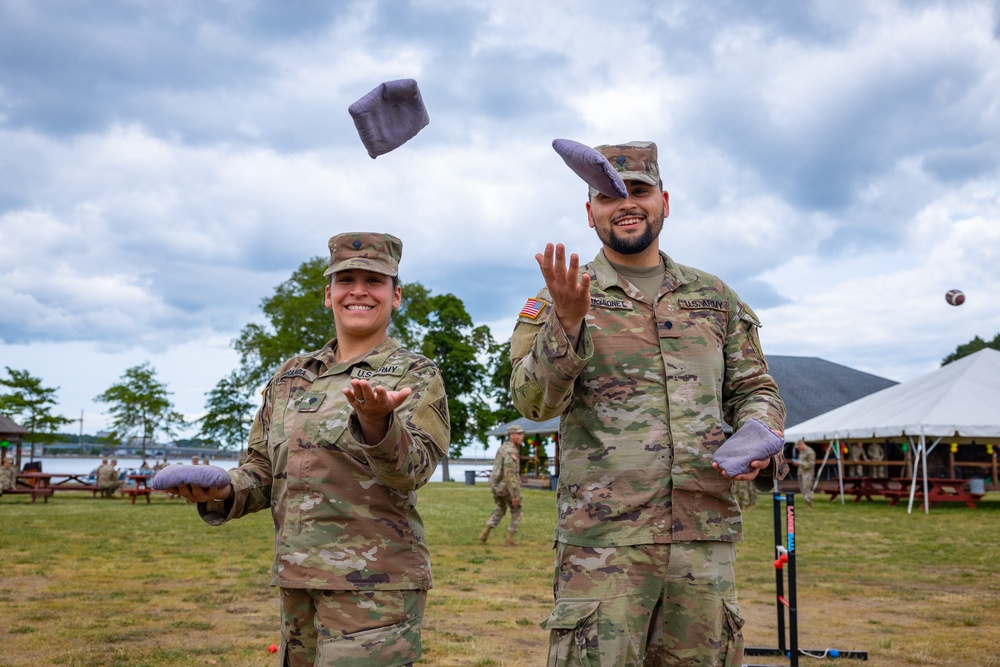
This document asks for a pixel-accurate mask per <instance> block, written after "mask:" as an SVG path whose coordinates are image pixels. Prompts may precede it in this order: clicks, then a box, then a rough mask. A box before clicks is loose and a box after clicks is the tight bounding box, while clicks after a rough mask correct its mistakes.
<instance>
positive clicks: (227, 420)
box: [198, 371, 256, 458]
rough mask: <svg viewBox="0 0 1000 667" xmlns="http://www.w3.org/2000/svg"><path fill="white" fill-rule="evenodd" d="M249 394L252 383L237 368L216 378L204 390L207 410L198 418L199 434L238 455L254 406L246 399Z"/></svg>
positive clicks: (251, 418) (247, 430) (248, 398)
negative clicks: (219, 378)
mask: <svg viewBox="0 0 1000 667" xmlns="http://www.w3.org/2000/svg"><path fill="white" fill-rule="evenodd" d="M252 393H253V388H252V386H250V385H249V384H248V383H247V381H246V379H245V378H243V377H241V376H240V374H239V373H238V372H237V371H233V372H231V373H230V374H229V376H228V377H224V378H222V379H221V380H219V382H218V383H217V384H216V385H215V388H214V389H212V390H211V391H209V392H206V393H205V395H206V396H207V397H208V400H207V401H206V403H205V409H206V410H207V411H208V412H207V413H206V414H205V416H204V417H202V418H201V419H199V420H198V421H200V422H201V432H200V433H199V435H200V436H202V437H203V438H204V439H205V440H206V441H207V442H210V443H213V444H214V445H215V446H216V447H219V446H223V447H227V448H229V449H239V450H240V456H241V458H242V454H243V448H244V446H245V445H246V442H247V437H248V436H249V435H250V424H251V423H252V421H253V417H252V416H251V413H252V411H253V409H254V408H255V407H256V405H255V403H254V402H253V401H251V400H250V396H251V395H252Z"/></svg>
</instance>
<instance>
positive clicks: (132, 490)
mask: <svg viewBox="0 0 1000 667" xmlns="http://www.w3.org/2000/svg"><path fill="white" fill-rule="evenodd" d="M118 491H119V492H120V493H121V494H122V497H125V496H132V504H133V505H135V499H136V498H137V497H139V496H146V504H147V505H148V504H149V503H150V500H149V495H150V494H151V493H152V492H153V489H151V488H149V487H148V486H123V487H121V488H120V489H118Z"/></svg>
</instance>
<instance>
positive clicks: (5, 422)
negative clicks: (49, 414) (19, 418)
mask: <svg viewBox="0 0 1000 667" xmlns="http://www.w3.org/2000/svg"><path fill="white" fill-rule="evenodd" d="M5 435H28V429H26V428H23V427H21V426H18V425H17V424H15V423H14V422H12V421H11V420H9V419H7V418H6V417H4V416H3V415H0V436H5Z"/></svg>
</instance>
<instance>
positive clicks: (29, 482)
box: [0, 472, 53, 504]
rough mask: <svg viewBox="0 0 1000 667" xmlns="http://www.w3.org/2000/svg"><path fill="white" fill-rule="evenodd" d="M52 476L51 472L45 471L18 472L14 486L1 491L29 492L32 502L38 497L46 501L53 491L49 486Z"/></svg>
mask: <svg viewBox="0 0 1000 667" xmlns="http://www.w3.org/2000/svg"><path fill="white" fill-rule="evenodd" d="M52 477H53V475H52V474H51V473H46V472H19V473H17V475H16V476H15V477H14V488H12V489H4V490H3V492H2V493H26V494H27V493H30V494H31V502H32V504H34V502H35V501H36V500H38V499H39V498H43V499H44V501H45V502H46V503H48V502H49V496H51V495H52V493H53V491H52V489H51V488H49V480H51V479H52ZM0 495H2V494H0Z"/></svg>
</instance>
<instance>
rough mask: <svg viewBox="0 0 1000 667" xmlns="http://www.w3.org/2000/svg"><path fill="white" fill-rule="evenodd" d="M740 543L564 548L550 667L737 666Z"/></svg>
mask: <svg viewBox="0 0 1000 667" xmlns="http://www.w3.org/2000/svg"><path fill="white" fill-rule="evenodd" d="M735 561H736V548H735V545H733V544H732V543H731V542H682V543H676V544H649V545H639V546H630V547H611V548H601V547H578V546H572V545H569V544H562V543H560V544H558V545H557V547H556V579H555V597H556V605H555V609H554V610H553V612H552V614H551V615H550V616H549V618H548V619H547V620H546V621H545V622H544V623H542V627H543V628H545V629H547V630H549V658H548V663H547V664H548V667H578V666H586V667H612V666H614V667H639V666H640V665H642V666H644V667H667V666H670V667H675V666H682V667H695V666H698V667H708V666H710V665H711V666H713V667H737V666H738V665H740V664H741V662H742V660H743V632H742V627H743V617H742V616H741V615H740V611H739V606H738V605H737V603H736V582H735V580H736V574H735V572H734V570H733V565H734V563H735Z"/></svg>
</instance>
